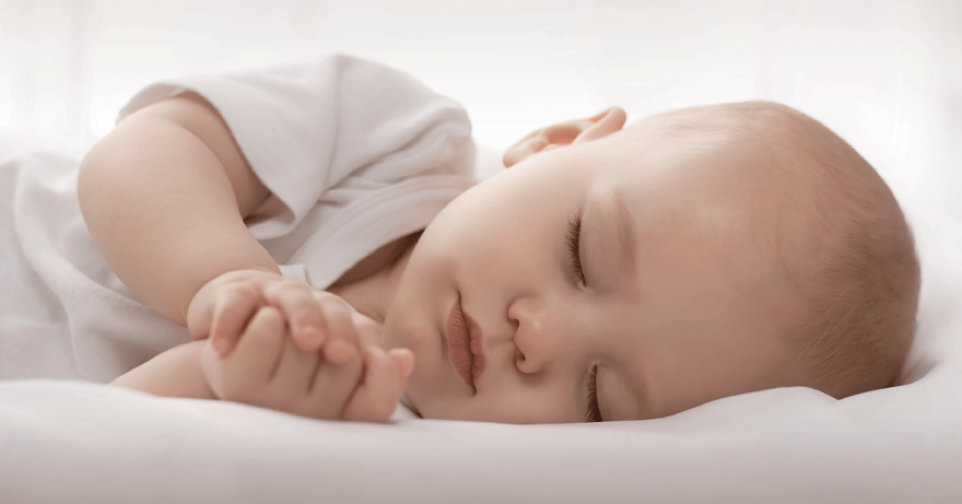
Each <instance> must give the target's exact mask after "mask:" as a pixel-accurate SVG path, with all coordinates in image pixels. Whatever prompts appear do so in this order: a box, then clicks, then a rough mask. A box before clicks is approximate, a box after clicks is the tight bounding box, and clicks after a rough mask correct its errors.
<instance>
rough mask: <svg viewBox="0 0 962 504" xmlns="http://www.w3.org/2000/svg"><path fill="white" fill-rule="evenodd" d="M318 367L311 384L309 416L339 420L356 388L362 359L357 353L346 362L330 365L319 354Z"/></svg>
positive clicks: (362, 362)
mask: <svg viewBox="0 0 962 504" xmlns="http://www.w3.org/2000/svg"><path fill="white" fill-rule="evenodd" d="M320 353H321V352H318V354H319V357H320V368H319V369H318V370H317V373H316V374H315V375H314V383H313V385H312V386H311V390H310V394H311V411H310V413H309V416H312V417H314V418H322V419H328V420H340V419H341V418H343V415H344V408H345V407H346V406H347V401H348V399H350V398H351V394H353V393H354V389H356V388H357V385H358V382H359V381H360V379H361V375H362V374H363V371H364V361H363V360H362V359H361V355H360V354H359V353H355V354H354V357H352V358H351V359H349V360H348V361H347V362H344V363H341V364H338V365H332V364H330V363H329V362H324V358H323V356H320Z"/></svg>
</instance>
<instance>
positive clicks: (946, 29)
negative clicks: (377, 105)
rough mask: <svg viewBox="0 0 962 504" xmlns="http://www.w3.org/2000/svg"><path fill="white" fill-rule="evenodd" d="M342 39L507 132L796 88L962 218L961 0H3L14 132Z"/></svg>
mask: <svg viewBox="0 0 962 504" xmlns="http://www.w3.org/2000/svg"><path fill="white" fill-rule="evenodd" d="M331 51H344V52H350V53H354V54H358V55H361V56H367V57H370V58H374V59H378V60H381V61H383V62H385V63H388V64H391V65H393V66H397V67H400V68H403V69H405V70H408V71H409V72H411V73H413V74H414V75H416V76H417V77H419V78H420V79H422V80H423V81H425V82H426V83H427V84H428V85H429V86H431V87H433V88H435V89H436V90H438V91H440V92H442V93H444V94H448V95H450V96H452V97H454V98H456V99H458V100H459V101H461V102H462V103H463V104H464V105H465V106H466V108H467V109H468V111H469V113H470V115H471V117H472V120H473V121H474V124H475V136H476V138H477V139H478V140H479V141H480V142H482V143H485V144H487V145H490V146H493V147H497V148H499V149H500V148H504V147H506V146H507V145H509V144H510V143H511V142H512V141H514V140H515V139H517V138H519V137H520V136H522V135H524V134H526V133H527V132H529V131H531V130H532V129H535V128H537V127H540V126H542V125H544V124H549V123H551V122H555V121H560V120H565V119H568V118H572V117H580V116H587V115H590V114H593V113H595V112H597V111H599V110H601V109H603V108H604V107H606V106H608V105H620V106H622V107H624V108H626V109H627V110H628V112H629V120H632V119H634V118H638V117H641V116H643V115H645V114H647V113H651V112H655V111H660V110H664V109H666V108H673V107H679V106H684V105H692V104H702V103H709V102H718V101H731V100H742V99H755V98H762V99H773V100H778V101H782V102H785V103H787V104H789V105H792V106H795V107H797V108H799V109H801V110H803V111H805V112H806V113H808V114H810V115H812V116H814V117H816V118H818V119H820V120H822V121H823V122H825V123H826V124H827V125H829V126H830V127H831V128H833V129H834V130H836V131H837V132H838V133H839V134H841V135H842V136H843V137H844V138H846V139H847V140H848V141H849V142H850V143H852V144H853V145H854V146H855V147H856V149H858V150H859V151H860V152H861V153H862V154H863V155H864V156H865V157H866V158H867V159H868V160H869V161H870V162H872V163H873V165H875V166H876V168H877V169H878V170H879V171H880V172H881V173H882V174H883V176H884V177H885V178H886V179H887V180H888V181H889V183H890V184H891V185H892V186H893V188H894V189H895V191H896V193H897V195H898V196H899V197H900V198H901V199H902V200H903V201H905V202H909V203H912V202H919V201H925V202H928V203H929V204H933V205H936V206H939V207H941V208H944V209H945V210H946V211H947V212H948V213H949V214H950V215H951V216H952V217H953V218H955V219H956V220H958V221H962V198H959V197H958V193H959V190H960V189H962V169H960V166H959V160H960V159H962V135H960V133H962V63H960V62H962V2H959V1H937V0H932V1H908V0H903V1H892V0H879V1H851V0H850V1H820V2H802V1H781V2H772V1H762V0H754V1H752V0H734V1H725V2H707V1H694V0H675V1H670V2H645V1H614V0H608V1H587V0H581V1H569V0H553V1H543V0H535V1H525V0H470V1H439V0H435V1H431V0H421V1H386V0H382V1H374V0H359V1H358V0H352V1H348V0H340V1H328V0H319V1H311V0H270V1H268V0H213V1H200V0H195V1H187V0H169V1H162V0H160V1H144V0H131V1H123V0H90V1H82V0H0V132H2V133H6V134H8V135H9V134H10V133H16V134H17V135H20V136H27V137H30V138H33V139H41V140H43V141H45V142H47V143H48V144H53V146H54V147H56V148H60V149H62V150H64V151H67V152H70V153H82V152H83V151H84V150H85V149H86V148H87V147H88V146H89V145H90V144H92V143H93V142H94V141H95V140H96V139H97V138H98V137H100V136H102V135H103V134H105V133H106V132H107V131H109V130H110V128H111V127H112V124H113V120H114V117H115V115H116V111H117V110H118V108H119V107H120V106H121V105H122V104H123V102H124V101H125V99H126V98H127V97H129V96H130V95H131V94H132V93H134V92H135V91H136V90H138V89H139V88H140V87H142V86H144V85H146V84H148V83H149V82H151V81H153V80H156V79H160V78H164V77H171V76H176V75H181V74H187V73H199V72H211V71H221V70H228V69H235V68H243V67H250V66H256V65H261V64H267V63H277V62H288V61H294V60H299V59H304V58H311V57H315V56H318V55H321V54H324V53H327V52H331Z"/></svg>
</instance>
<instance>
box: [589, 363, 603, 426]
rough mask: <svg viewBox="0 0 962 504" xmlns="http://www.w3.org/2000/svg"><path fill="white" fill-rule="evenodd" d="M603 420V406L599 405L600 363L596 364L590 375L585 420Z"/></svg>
mask: <svg viewBox="0 0 962 504" xmlns="http://www.w3.org/2000/svg"><path fill="white" fill-rule="evenodd" d="M601 421H602V419H601V408H600V407H599V406H598V365H597V364H596V365H595V366H594V367H592V368H591V373H590V374H589V375H588V412H587V413H586V416H585V422H601Z"/></svg>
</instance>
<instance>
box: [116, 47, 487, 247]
mask: <svg viewBox="0 0 962 504" xmlns="http://www.w3.org/2000/svg"><path fill="white" fill-rule="evenodd" d="M188 90H189V91H193V92H195V93H197V94H199V95H201V96H203V97H204V98H205V99H206V100H207V101H209V102H210V103H211V104H212V105H213V106H214V107H215V108H216V109H217V110H218V112H219V113H220V114H221V116H222V117H223V118H224V120H225V122H226V123H227V125H228V127H229V128H230V130H231V132H232V134H233V135H234V138H235V139H236V141H237V143H238V145H239V146H240V149H241V151H242V152H243V154H244V156H245V157H246V158H247V161H248V162H249V163H250V165H251V167H252V168H253V170H254V172H255V173H256V174H257V176H258V177H259V178H260V179H261V181H262V182H263V183H264V185H265V186H266V187H267V188H268V189H269V190H270V191H271V193H272V195H271V197H270V198H269V199H268V200H267V201H266V202H265V203H264V205H263V206H262V207H261V209H259V210H258V212H257V215H258V218H257V219H256V220H257V224H256V226H257V228H258V229H257V231H258V232H257V233H255V236H257V238H258V239H271V238H276V237H279V236H282V235H284V234H286V233H288V232H290V231H291V230H292V229H293V228H294V227H296V226H297V225H298V224H299V223H300V222H301V221H302V220H303V219H304V218H305V216H306V215H307V214H308V212H309V211H310V210H311V208H312V207H314V206H315V205H316V204H319V202H320V201H322V200H323V199H324V198H323V195H324V194H325V192H326V191H328V190H329V189H331V188H335V187H337V186H338V185H339V184H342V183H344V182H345V181H346V180H348V179H350V178H352V177H353V176H360V177H363V179H364V181H365V184H368V185H374V186H379V185H386V184H391V183H395V182H398V181H400V180H403V179H408V178H412V177H421V176H430V175H459V176H467V177H470V176H471V174H472V172H473V164H474V152H475V151H474V144H473V142H472V140H471V123H470V121H469V120H468V116H467V113H466V112H465V110H464V109H463V107H461V105H460V104H459V103H457V102H456V101H454V100H452V99H450V98H447V97H445V96H442V95H440V94H438V93H435V92H434V91H432V90H430V89H429V88H427V87H426V86H425V85H423V84H422V83H421V82H419V81H418V80H416V79H415V78H413V77H412V76H411V75H409V74H407V73H405V72H402V71H400V70H397V69H394V68H391V67H388V66H386V65H383V64H380V63H376V62H373V61H368V60H364V59H360V58H356V57H352V56H347V55H342V54H335V55H331V56H328V57H325V58H323V59H321V60H319V61H313V62H307V63H301V64H294V65H287V66H276V67H271V68H262V69H258V70H252V71H246V72H235V73H225V74H220V75H208V76H196V77H186V78H182V79H173V80H165V81H161V82H157V83H154V84H151V85H150V86H148V87H146V88H144V89H143V90H141V91H140V92H138V93H137V94H136V95H134V96H133V97H132V98H131V99H130V101H129V102H128V103H127V104H126V105H125V106H124V107H123V108H122V109H121V111H120V115H119V118H118V120H119V119H121V118H123V117H125V116H127V115H129V114H131V113H132V112H134V111H136V110H137V109H140V108H142V107H145V106H147V105H149V104H151V103H155V102H157V101H160V100H163V99H165V98H169V97H172V96H175V95H177V94H180V93H182V92H185V91H188ZM332 204H337V203H336V202H334V203H332ZM252 229H253V226H252Z"/></svg>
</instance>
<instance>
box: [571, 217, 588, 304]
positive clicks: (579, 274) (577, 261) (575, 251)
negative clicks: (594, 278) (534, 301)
mask: <svg viewBox="0 0 962 504" xmlns="http://www.w3.org/2000/svg"><path fill="white" fill-rule="evenodd" d="M567 241H568V254H569V257H570V260H571V269H572V271H573V272H574V274H575V278H576V279H577V280H578V282H579V283H580V284H581V285H582V286H584V287H587V286H588V280H587V279H586V278H585V272H584V270H583V269H582V268H581V215H580V214H579V215H577V216H575V217H572V218H571V219H570V220H568V240H567Z"/></svg>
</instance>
